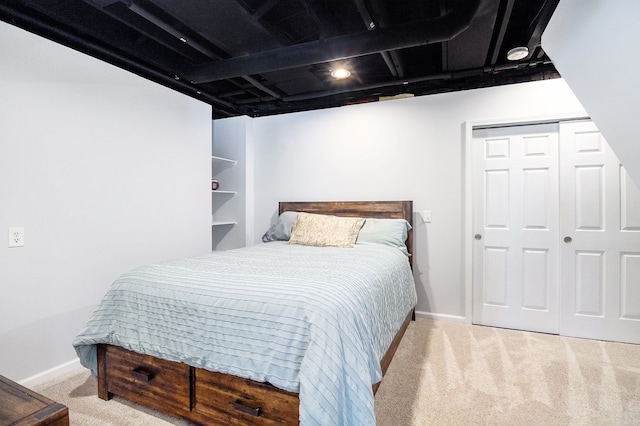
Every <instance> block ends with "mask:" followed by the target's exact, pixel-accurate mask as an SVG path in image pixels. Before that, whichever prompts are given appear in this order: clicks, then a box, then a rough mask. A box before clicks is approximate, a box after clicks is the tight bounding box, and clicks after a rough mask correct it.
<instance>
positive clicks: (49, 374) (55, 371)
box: [19, 358, 82, 388]
mask: <svg viewBox="0 0 640 426" xmlns="http://www.w3.org/2000/svg"><path fill="white" fill-rule="evenodd" d="M80 368H82V366H81V365H80V359H79V358H75V359H72V360H71V361H68V362H65V363H64V364H60V365H58V366H56V367H53V368H50V369H49V370H46V371H43V372H42V373H38V374H35V375H33V376H31V377H27V378H26V379H24V380H20V382H19V383H20V384H21V385H22V386H24V387H26V388H33V387H35V386H38V385H41V384H43V383H45V382H48V381H49V380H53V379H57V378H59V377H61V376H64V375H65V374H67V373H70V372H72V371H74V370H78V369H80Z"/></svg>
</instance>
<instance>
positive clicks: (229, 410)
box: [194, 369, 300, 426]
mask: <svg viewBox="0 0 640 426" xmlns="http://www.w3.org/2000/svg"><path fill="white" fill-rule="evenodd" d="M195 374H196V385H195V407H194V410H195V411H197V412H199V413H202V414H204V415H207V416H211V417H214V418H221V416H223V418H225V421H226V422H227V423H228V424H236V425H238V424H240V425H242V424H255V425H265V426H266V425H282V424H287V425H297V424H298V423H299V420H298V412H299V411H298V410H299V408H298V406H299V404H300V401H299V399H298V395H297V394H295V393H291V392H286V391H283V390H280V389H277V388H275V387H273V386H271V385H268V384H264V383H258V382H254V381H251V380H246V379H243V378H240V377H235V376H230V375H226V374H220V373H214V372H211V371H206V370H200V369H197V370H196V372H195Z"/></svg>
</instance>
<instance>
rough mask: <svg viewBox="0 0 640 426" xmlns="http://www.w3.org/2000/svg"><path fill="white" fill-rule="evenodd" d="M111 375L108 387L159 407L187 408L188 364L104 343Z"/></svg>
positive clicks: (167, 409) (126, 396)
mask: <svg viewBox="0 0 640 426" xmlns="http://www.w3.org/2000/svg"><path fill="white" fill-rule="evenodd" d="M103 347H104V350H105V352H104V357H105V361H106V365H107V368H108V369H109V370H110V375H109V378H108V380H107V391H108V392H109V393H113V394H116V395H119V396H122V397H124V398H127V399H130V400H132V401H134V402H140V403H144V404H145V405H147V406H151V407H152V408H155V409H157V410H158V411H163V412H171V411H172V409H175V410H184V411H189V409H190V408H191V401H190V383H191V368H190V367H189V366H188V365H186V364H183V363H180V362H173V361H165V360H162V359H158V358H154V357H152V356H148V355H141V354H138V353H136V352H131V351H129V350H127V349H124V348H121V347H118V346H103Z"/></svg>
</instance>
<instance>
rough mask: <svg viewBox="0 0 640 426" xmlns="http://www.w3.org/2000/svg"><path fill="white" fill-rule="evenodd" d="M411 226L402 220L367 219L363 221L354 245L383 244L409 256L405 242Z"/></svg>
mask: <svg viewBox="0 0 640 426" xmlns="http://www.w3.org/2000/svg"><path fill="white" fill-rule="evenodd" d="M410 229H411V225H410V224H409V222H407V221H406V220H404V219H369V218H367V220H365V222H364V225H363V226H362V229H360V233H359V234H358V239H357V240H356V244H371V243H375V244H384V245H387V246H391V247H396V248H398V249H400V250H402V251H403V252H404V254H406V255H407V256H409V252H408V250H407V246H406V245H405V241H406V240H407V234H408V232H409V230H410Z"/></svg>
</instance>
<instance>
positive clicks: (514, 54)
mask: <svg viewBox="0 0 640 426" xmlns="http://www.w3.org/2000/svg"><path fill="white" fill-rule="evenodd" d="M527 56H529V49H528V48H527V47H526V46H520V47H514V48H513V49H511V50H510V51H508V52H507V59H508V60H510V61H519V60H520V59H524V58H526V57H527Z"/></svg>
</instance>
